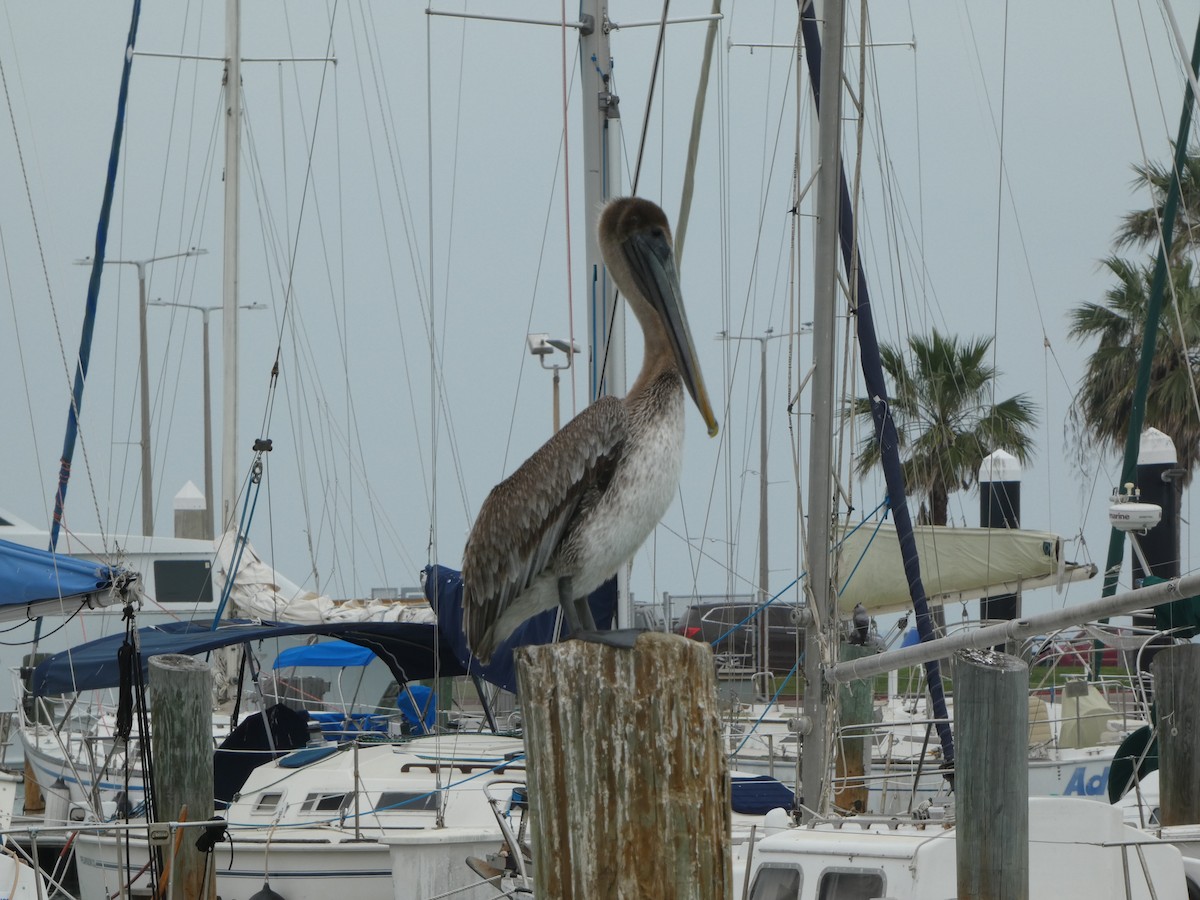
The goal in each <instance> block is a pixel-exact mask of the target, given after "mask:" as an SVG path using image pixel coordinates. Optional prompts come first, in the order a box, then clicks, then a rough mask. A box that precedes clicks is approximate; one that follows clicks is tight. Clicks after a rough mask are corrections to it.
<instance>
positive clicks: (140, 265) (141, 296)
mask: <svg viewBox="0 0 1200 900" xmlns="http://www.w3.org/2000/svg"><path fill="white" fill-rule="evenodd" d="M207 252H208V251H207V250H197V249H196V248H195V247H193V248H192V249H191V250H184V251H183V252H182V253H168V254H166V255H164V256H153V257H151V258H149V259H106V260H104V265H106V266H107V265H117V266H137V279H138V369H139V373H140V380H141V385H140V393H141V395H142V440H141V445H142V533H143V534H144V535H146V536H147V537H149V536H152V535H153V534H154V489H153V488H154V485H153V478H152V477H151V470H150V366H149V362H148V356H149V353H148V351H147V342H146V266H148V265H150V264H151V263H156V262H159V261H160V260H164V259H178V258H179V257H182V256H201V255H203V254H205V253H207ZM91 264H92V258H91V257H90V256H88V257H84V258H83V259H77V260H75V265H77V266H90V265H91Z"/></svg>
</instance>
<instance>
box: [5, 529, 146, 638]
mask: <svg viewBox="0 0 1200 900" xmlns="http://www.w3.org/2000/svg"><path fill="white" fill-rule="evenodd" d="M139 583H140V578H139V576H138V575H136V574H135V573H133V572H129V571H127V570H125V569H122V568H120V567H117V566H106V565H103V564H101V563H97V562H89V561H88V560H84V559H76V558H75V557H73V556H67V555H65V554H61V553H51V552H50V551H48V550H37V549H35V548H33V547H26V546H25V545H23V544H14V543H11V542H10V541H0V621H5V622H10V621H13V620H16V619H32V618H36V617H37V616H55V615H71V614H72V613H75V612H77V611H78V610H79V609H80V607H83V608H86V609H98V608H99V607H102V606H109V605H110V604H113V603H121V602H123V601H124V599H125V598H126V597H127V596H130V597H131V596H133V594H134V592H135V591H136V590H137V588H138V585H139Z"/></svg>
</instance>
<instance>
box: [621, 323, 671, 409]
mask: <svg viewBox="0 0 1200 900" xmlns="http://www.w3.org/2000/svg"><path fill="white" fill-rule="evenodd" d="M629 306H630V308H631V309H633V311H634V314H635V315H636V316H637V318H638V323H639V324H640V325H641V326H642V336H643V338H644V343H645V355H644V356H643V357H642V370H641V371H640V372H638V377H637V379H636V380H635V381H634V382H633V387H631V388H630V389H629V394H628V395H627V396H628V399H629V402H631V403H633V402H637V400H638V399H639V398H640V397H642V396H643V395H644V394H645V392H646V391H647V390H648V389H649V387H650V385H652V384H654V382H655V381H657V380H658V378H659V376H660V375H662V374H663V373H664V372H674V373H676V375H678V372H679V366H678V365H677V364H676V362H675V352H674V351H673V350H672V349H671V342H670V340H668V338H667V330H666V329H665V328H664V327H663V324H662V319H660V318H659V317H658V316H657V315H656V314H654V313H653V312H651V311H650V310H647V309H643V306H642V304H640V303H637V304H634V303H631V304H629Z"/></svg>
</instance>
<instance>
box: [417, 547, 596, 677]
mask: <svg viewBox="0 0 1200 900" xmlns="http://www.w3.org/2000/svg"><path fill="white" fill-rule="evenodd" d="M425 597H426V599H428V600H429V604H430V605H431V606H432V607H433V610H434V612H435V613H437V620H438V626H439V627H440V628H441V630H442V634H443V635H444V636H445V639H446V642H447V643H448V644H449V645H450V646H451V648H452V649H453V651H454V655H455V658H456V659H457V660H458V663H459V665H461V666H462V667H463V669H465V670H466V671H467V673H468V674H470V675H478V676H479V677H480V678H482V679H484V680H485V681H487V682H490V683H491V684H494V685H496V686H497V687H501V688H504V690H506V691H513V692H514V693H515V692H516V690H517V671H516V665H515V664H514V662H513V655H512V653H513V650H515V649H516V648H517V647H523V646H525V645H527V644H534V645H536V644H549V643H552V642H553V641H554V639H555V637H556V625H557V620H558V610H555V609H550V610H546V612H543V613H539V614H538V615H536V616H534V617H533V618H532V619H529V620H528V621H527V622H525V623H524V624H523V625H521V626H520V627H519V628H517V630H516V631H514V632H513V633H512V635H510V636H509V638H508V640H506V641H504V642H503V643H502V644H500V646H499V647H497V648H496V652H495V653H493V654H492V661H491V662H490V663H488V664H487V665H486V666H485V665H484V664H483V663H481V662H480V661H479V660H477V659H476V658H475V657H474V656H473V655H472V654H471V651H470V650H468V649H467V640H466V637H464V635H463V629H462V574H461V573H459V572H457V571H455V570H454V569H448V568H446V567H445V566H428V567H427V568H426V569H425ZM588 604H589V605H590V606H591V608H592V617H593V618H594V619H595V620H596V627H597V628H598V629H599V630H601V631H606V630H608V629H609V628H611V627H612V622H613V616H614V614H615V613H616V609H617V579H615V578H613V579H611V580H610V581H606V582H605V583H604V584H603V585H602V586H601V587H600V589H599V590H597V591H595V592H594V593H593V594H592V596H591V597H589V598H588ZM563 634H564V635H566V634H569V632H568V630H567V626H566V623H565V622H564V623H563Z"/></svg>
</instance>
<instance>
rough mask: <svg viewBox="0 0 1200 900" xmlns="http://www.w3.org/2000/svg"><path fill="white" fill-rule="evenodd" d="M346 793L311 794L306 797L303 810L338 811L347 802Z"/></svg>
mask: <svg viewBox="0 0 1200 900" xmlns="http://www.w3.org/2000/svg"><path fill="white" fill-rule="evenodd" d="M345 800H346V795H345V794H309V795H308V796H307V797H305V798H304V805H303V806H301V807H300V811H301V812H337V810H339V809H341V808H342V803H343V802H345Z"/></svg>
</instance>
